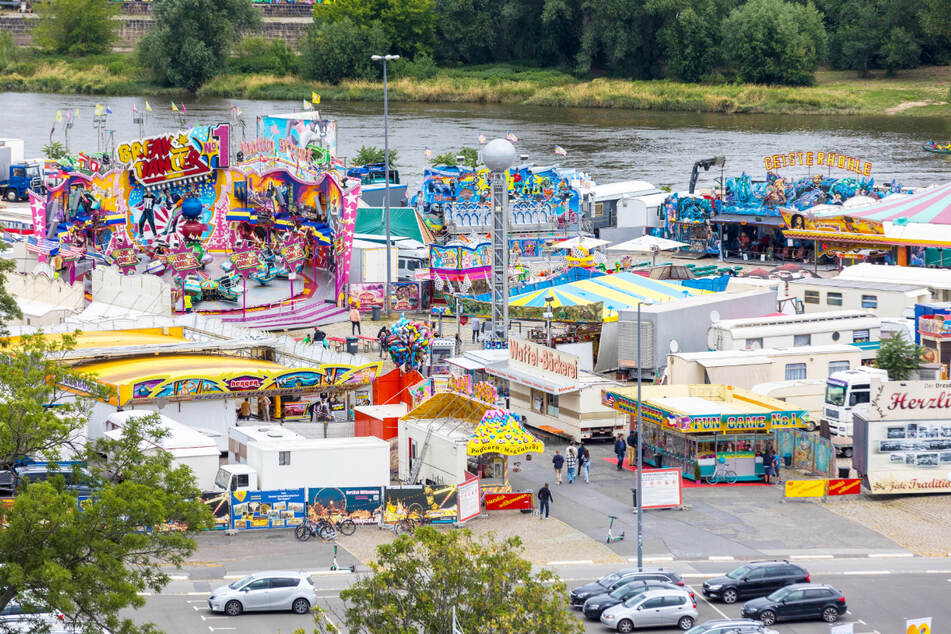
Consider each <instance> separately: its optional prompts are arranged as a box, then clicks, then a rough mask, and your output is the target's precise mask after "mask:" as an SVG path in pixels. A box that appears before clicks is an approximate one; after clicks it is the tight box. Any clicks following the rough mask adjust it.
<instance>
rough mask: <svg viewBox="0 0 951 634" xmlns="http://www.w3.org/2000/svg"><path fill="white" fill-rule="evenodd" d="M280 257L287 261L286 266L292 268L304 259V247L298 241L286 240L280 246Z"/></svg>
mask: <svg viewBox="0 0 951 634" xmlns="http://www.w3.org/2000/svg"><path fill="white" fill-rule="evenodd" d="M281 257H283V258H284V261H285V262H287V267H288V268H289V269H293V268H294V265H295V264H297V263H298V262H300V261H301V260H303V259H304V247H303V245H302V244H301V243H300V242H297V241H294V242H290V241H288V242H286V243H285V244H284V246H283V247H281Z"/></svg>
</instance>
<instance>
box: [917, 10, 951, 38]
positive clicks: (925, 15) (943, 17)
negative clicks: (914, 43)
mask: <svg viewBox="0 0 951 634" xmlns="http://www.w3.org/2000/svg"><path fill="white" fill-rule="evenodd" d="M920 7H921V8H920V11H921V13H920V16H921V26H922V28H923V29H924V32H925V35H927V36H928V37H932V38H940V39H942V40H944V42H945V44H947V42H949V41H951V0H924V2H922V3H921V4H920Z"/></svg>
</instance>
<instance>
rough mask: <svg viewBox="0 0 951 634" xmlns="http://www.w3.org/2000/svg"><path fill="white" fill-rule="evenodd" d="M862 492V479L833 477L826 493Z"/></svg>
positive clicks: (850, 493)
mask: <svg viewBox="0 0 951 634" xmlns="http://www.w3.org/2000/svg"><path fill="white" fill-rule="evenodd" d="M860 493H862V481H861V480H859V479H858V478H833V479H832V480H829V487H828V492H827V493H826V495H859V494H860Z"/></svg>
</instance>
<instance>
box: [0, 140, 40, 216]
mask: <svg viewBox="0 0 951 634" xmlns="http://www.w3.org/2000/svg"><path fill="white" fill-rule="evenodd" d="M44 170H45V166H44V165H43V162H42V161H25V160H23V159H22V158H21V159H19V160H17V159H15V158H14V147H12V146H10V145H0V195H2V196H3V198H4V199H5V200H7V201H9V202H16V201H18V200H26V199H27V198H28V197H29V190H31V189H32V190H34V191H37V192H39V191H41V190H42V189H43V174H44Z"/></svg>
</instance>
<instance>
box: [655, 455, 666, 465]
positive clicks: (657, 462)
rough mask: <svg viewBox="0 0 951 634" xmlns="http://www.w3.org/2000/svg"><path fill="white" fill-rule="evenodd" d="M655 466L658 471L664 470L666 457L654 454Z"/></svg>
mask: <svg viewBox="0 0 951 634" xmlns="http://www.w3.org/2000/svg"><path fill="white" fill-rule="evenodd" d="M654 466H655V467H657V468H658V469H661V468H663V466H664V455H663V454H659V453H655V454H654Z"/></svg>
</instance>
